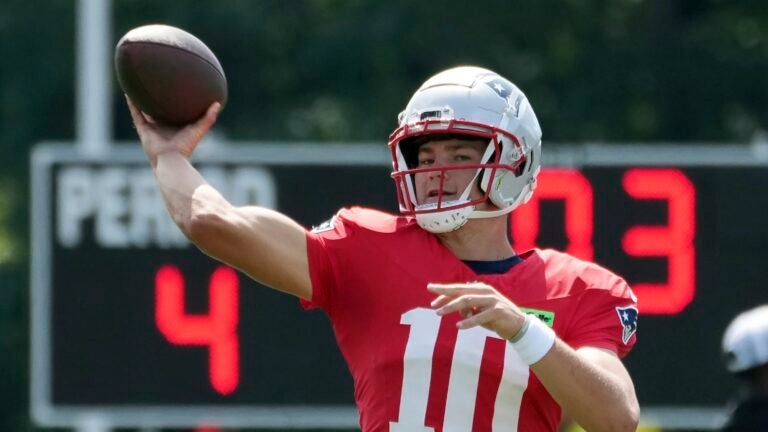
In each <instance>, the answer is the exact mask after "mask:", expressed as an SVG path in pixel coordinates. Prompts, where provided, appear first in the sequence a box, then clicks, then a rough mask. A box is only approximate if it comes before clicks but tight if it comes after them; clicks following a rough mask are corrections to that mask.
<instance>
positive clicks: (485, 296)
mask: <svg viewBox="0 0 768 432" xmlns="http://www.w3.org/2000/svg"><path fill="white" fill-rule="evenodd" d="M427 289H428V290H429V291H430V292H433V293H435V294H438V297H437V298H436V299H435V300H433V301H432V303H431V306H432V308H434V309H436V312H437V314H438V315H440V316H442V315H447V314H449V313H453V312H459V314H461V316H462V318H464V319H463V320H461V321H459V322H458V323H457V324H456V325H457V327H458V328H460V329H468V328H472V327H476V326H483V327H485V328H487V329H488V330H491V331H494V332H496V333H497V334H498V335H499V336H501V337H502V338H504V339H511V338H512V337H513V336H515V335H516V334H517V332H519V331H520V328H521V327H522V326H523V322H524V321H525V313H524V312H523V311H521V310H520V308H518V307H517V305H515V304H514V303H513V302H512V301H511V300H509V299H508V298H506V297H504V296H503V295H501V293H499V292H498V291H496V289H495V288H494V287H492V286H490V285H488V284H485V283H482V282H469V283H454V284H438V283H429V284H427Z"/></svg>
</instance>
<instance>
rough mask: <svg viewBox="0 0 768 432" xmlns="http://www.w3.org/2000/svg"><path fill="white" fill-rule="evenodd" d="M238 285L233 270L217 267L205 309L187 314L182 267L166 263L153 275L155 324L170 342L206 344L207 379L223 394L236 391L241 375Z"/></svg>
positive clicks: (212, 276)
mask: <svg viewBox="0 0 768 432" xmlns="http://www.w3.org/2000/svg"><path fill="white" fill-rule="evenodd" d="M238 289H239V282H238V278H237V274H236V273H235V271H234V270H232V269H231V268H229V267H223V266H222V267H219V268H218V269H216V271H214V273H213V275H211V281H210V285H209V287H208V294H209V305H210V306H209V311H208V313H207V314H187V313H186V312H185V311H184V277H183V276H182V274H181V271H179V269H178V268H177V267H175V266H173V265H165V266H163V267H161V268H160V269H159V270H158V271H157V273H156V275H155V323H156V324H157V328H158V329H159V330H160V332H161V333H162V334H163V336H165V338H166V339H167V340H168V341H169V342H171V343H172V344H175V345H193V346H206V347H208V358H209V369H208V370H209V377H210V382H211V385H212V386H213V388H214V389H215V390H216V391H217V392H218V393H220V394H223V395H226V394H230V393H232V392H233V391H235V389H236V388H237V385H238V382H239V379H240V377H239V375H240V367H239V346H238V338H237V324H238V311H239V308H238V294H239V293H238Z"/></svg>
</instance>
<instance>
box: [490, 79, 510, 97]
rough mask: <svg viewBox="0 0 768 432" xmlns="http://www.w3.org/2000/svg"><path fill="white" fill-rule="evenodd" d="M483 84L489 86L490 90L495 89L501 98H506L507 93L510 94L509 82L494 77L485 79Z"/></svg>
mask: <svg viewBox="0 0 768 432" xmlns="http://www.w3.org/2000/svg"><path fill="white" fill-rule="evenodd" d="M485 85H487V86H488V87H490V88H491V90H493V91H495V92H496V94H497V95H499V96H500V97H501V98H502V99H506V98H508V97H509V95H511V94H512V88H511V87H510V86H509V84H507V83H505V82H504V80H500V79H498V78H495V79H492V80H488V81H486V82H485Z"/></svg>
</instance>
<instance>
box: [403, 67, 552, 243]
mask: <svg viewBox="0 0 768 432" xmlns="http://www.w3.org/2000/svg"><path fill="white" fill-rule="evenodd" d="M398 120H399V127H398V128H397V129H396V130H395V131H394V132H393V133H392V134H391V135H390V136H389V148H390V150H391V151H392V167H393V172H392V178H393V179H394V181H395V184H396V187H397V198H398V201H399V202H400V211H401V212H402V213H403V214H406V215H415V216H416V221H417V222H418V224H419V225H420V226H421V227H422V228H424V229H425V230H427V231H430V232H433V233H443V232H449V231H454V230H457V229H459V228H461V227H462V226H463V225H464V224H465V223H467V220H468V219H472V218H487V217H496V216H501V215H505V214H507V213H509V212H511V211H512V210H514V209H515V207H517V206H518V205H520V204H523V203H525V202H527V201H528V200H529V199H530V198H531V195H532V194H533V190H534V189H535V188H536V176H537V175H538V174H539V170H540V168H541V127H539V121H538V120H537V119H536V114H534V112H533V108H531V105H530V103H529V102H528V99H527V98H526V97H525V95H524V94H523V92H522V91H520V89H518V88H517V86H515V85H514V84H512V83H511V82H509V81H508V80H506V79H505V78H503V77H502V76H500V75H498V74H496V73H494V72H492V71H490V70H487V69H482V68H479V67H472V66H462V67H456V68H452V69H448V70H445V71H443V72H440V73H438V74H437V75H435V76H433V77H431V78H430V79H428V80H427V81H426V82H425V83H424V84H423V85H422V86H421V87H420V88H419V89H418V90H417V91H416V93H415V94H414V95H413V97H411V100H410V101H409V102H408V105H407V106H406V108H405V111H403V112H402V113H400V116H399V118H398ZM432 134H440V135H445V134H448V135H458V136H468V137H476V138H478V139H487V140H488V147H487V148H486V151H485V152H484V154H483V157H482V160H481V161H480V164H476V165H452V166H429V167H425V168H419V167H418V160H417V154H418V145H419V144H418V142H419V141H420V142H423V141H425V140H423V139H414V138H416V137H422V136H424V135H432ZM414 141H416V143H415V144H414ZM468 168H469V169H471V168H476V169H477V172H476V173H475V176H474V178H473V180H472V181H470V183H469V185H467V187H466V189H465V190H464V191H463V193H461V194H459V197H458V198H457V199H453V200H450V201H448V200H445V201H444V200H443V199H442V194H443V191H442V189H443V185H442V182H441V184H440V191H439V193H438V198H437V202H434V203H428V204H421V205H420V204H419V203H418V202H417V197H416V193H415V187H414V179H413V175H414V174H415V173H422V172H427V171H431V172H437V173H439V175H440V176H443V174H444V172H445V171H448V170H457V169H468ZM475 181H477V182H478V185H479V187H480V190H481V191H482V192H483V193H484V195H483V196H482V197H481V198H479V199H474V200H473V199H470V198H469V194H470V191H471V190H472V186H473V184H474V182H475ZM488 200H490V202H491V203H493V204H494V205H495V206H496V207H497V208H498V210H478V209H476V206H477V205H478V204H480V203H483V202H486V201H488Z"/></svg>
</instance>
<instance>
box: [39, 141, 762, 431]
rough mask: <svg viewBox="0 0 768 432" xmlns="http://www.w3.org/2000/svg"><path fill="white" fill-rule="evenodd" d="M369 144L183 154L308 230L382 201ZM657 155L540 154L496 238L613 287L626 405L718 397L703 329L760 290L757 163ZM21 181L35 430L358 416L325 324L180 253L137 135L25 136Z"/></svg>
mask: <svg viewBox="0 0 768 432" xmlns="http://www.w3.org/2000/svg"><path fill="white" fill-rule="evenodd" d="M385 147H386V146H384V145H383V144H382V145H381V146H369V145H336V144H331V145H329V144H318V145H316V146H312V145H294V144H273V145H269V144H262V145H253V146H245V145H238V146H222V147H221V148H219V149H217V150H216V151H215V153H213V152H211V153H210V154H209V156H208V157H200V158H199V159H197V160H195V161H194V162H195V164H196V166H197V167H198V168H199V169H200V171H201V172H202V173H203V176H204V177H205V178H206V179H208V181H209V182H210V183H212V184H213V185H214V186H215V187H216V188H217V189H218V190H220V191H221V192H222V193H223V194H224V196H225V197H227V198H228V199H229V200H230V201H232V202H233V203H235V204H238V205H245V204H254V205H260V206H265V207H269V208H274V209H277V210H279V211H281V212H282V213H285V214H287V215H289V216H290V217H292V218H294V219H295V220H297V221H298V222H299V223H300V224H302V225H304V226H306V227H310V226H312V225H317V224H319V223H321V222H322V221H324V220H326V219H327V218H329V217H330V216H332V215H333V214H334V213H335V212H336V211H337V210H338V209H339V208H340V207H342V206H345V205H365V206H371V207H375V208H380V209H383V210H388V211H393V212H394V211H396V209H397V200H396V197H395V188H394V184H393V182H392V180H391V179H390V178H389V172H390V164H389V159H388V156H387V151H386V148H385ZM725 149H727V150H728V151H723V150H725ZM201 150H204V148H201ZM667 151H668V153H661V151H660V150H659V148H658V147H646V148H640V147H633V146H621V147H611V146H582V147H552V148H550V147H547V148H545V152H544V157H545V159H544V163H545V169H544V170H543V171H542V173H541V175H540V180H539V185H540V186H539V188H538V189H537V191H536V193H535V194H534V199H533V200H532V201H531V202H529V203H528V204H526V205H525V206H523V207H521V208H519V209H518V210H516V211H515V212H513V214H512V217H511V218H510V230H509V232H510V236H511V238H512V242H513V245H514V247H515V249H516V250H517V251H523V250H525V249H528V248H531V247H555V248H558V249H562V250H565V251H567V252H569V253H571V254H573V255H575V256H578V257H581V258H585V259H590V260H594V261H596V262H597V263H599V264H601V265H603V266H605V267H608V268H609V269H611V270H613V271H615V272H617V273H618V274H620V275H622V276H623V277H625V278H626V279H627V280H628V281H629V282H630V284H631V285H632V286H633V288H634V290H635V293H636V294H637V296H638V298H639V308H640V313H641V317H640V320H639V330H638V337H639V338H638V343H637V345H636V347H635V349H634V350H633V352H632V353H630V355H629V356H628V357H627V359H626V360H625V362H626V364H627V367H628V369H629V370H630V373H631V374H632V376H633V378H634V381H635V385H636V387H637V392H638V397H639V399H640V402H641V405H642V406H643V408H646V407H660V408H664V407H684V408H685V407H689V408H691V407H692V408H696V407H718V406H722V405H723V404H724V403H725V401H726V398H727V396H728V395H729V394H730V393H731V391H732V390H733V385H734V384H733V380H732V379H731V377H729V376H728V375H727V374H726V373H725V371H724V368H723V367H722V364H721V362H720V357H719V352H720V351H719V345H720V338H721V336H722V332H723V331H724V329H725V326H726V325H727V323H728V321H729V320H730V319H731V318H733V317H734V316H735V315H736V314H737V313H738V312H740V311H741V310H743V309H746V308H748V307H751V306H753V305H755V304H759V303H765V302H768V294H766V293H768V290H766V288H765V279H766V276H768V268H766V266H765V262H768V248H766V247H765V245H766V244H768V217H767V216H766V214H767V213H768V194H766V193H765V192H764V188H765V185H766V184H768V162H766V161H762V159H760V158H759V157H755V156H754V155H753V154H752V153H750V149H748V148H739V147H725V148H723V149H717V148H714V147H685V148H680V149H678V150H677V151H671V152H670V151H669V149H667ZM32 185H33V187H32V200H33V206H32V223H31V225H32V231H33V232H32V237H33V251H32V252H33V260H32V269H31V274H32V356H31V359H32V367H31V370H32V379H31V395H32V404H31V406H32V415H33V417H34V418H35V420H36V421H37V422H38V423H39V424H42V425H46V426H59V427H67V426H75V425H77V423H78V421H81V419H82V418H84V417H88V416H96V417H101V418H104V419H106V421H107V422H109V424H112V425H114V426H120V427H143V426H154V427H186V426H190V427H191V426H196V425H199V424H215V425H219V426H232V427H265V428H269V427H292V428H301V427H306V428H324V427H328V428H355V427H357V417H356V412H355V410H354V407H353V399H352V395H353V388H352V382H351V378H350V376H349V372H348V370H347V368H346V366H345V364H344V362H343V359H342V358H341V355H340V353H339V351H338V349H337V347H336V344H335V342H334V339H333V335H332V332H331V328H330V325H329V323H328V320H327V319H326V318H325V316H324V315H323V314H322V313H320V312H316V311H314V312H307V311H304V310H303V309H302V308H301V307H300V305H299V303H298V301H297V300H296V299H294V298H292V297H290V296H287V295H285V294H281V293H278V292H275V291H273V290H270V289H267V288H265V287H263V286H260V285H259V284H258V283H256V282H254V281H252V280H250V279H248V278H247V277H245V276H243V275H242V274H239V273H237V272H236V271H234V270H233V269H231V268H229V267H227V266H225V265H223V264H221V263H218V262H216V261H214V260H213V259H211V258H209V257H207V256H205V255H204V254H203V253H202V252H200V251H199V250H197V249H196V248H195V247H193V246H192V245H190V244H189V242H188V241H187V240H186V239H185V238H184V236H183V235H182V234H181V233H180V232H179V230H178V228H176V226H175V225H174V224H173V222H172V221H171V220H170V218H169V217H168V216H167V213H166V210H165V207H164V204H163V201H162V197H161V196H160V193H159V191H158V189H157V187H156V185H155V181H154V177H153V174H152V172H151V169H150V168H149V166H148V164H147V162H146V159H145V157H144V155H143V153H141V150H140V147H139V146H138V145H132V146H118V147H116V148H115V149H114V150H113V151H112V152H110V153H109V154H106V155H103V156H99V157H84V156H82V155H79V154H78V153H77V152H76V150H75V149H74V148H72V147H69V146H65V145H52V144H50V145H41V146H39V147H38V148H37V149H36V150H35V152H34V154H33V158H32ZM242 252H243V253H249V251H242ZM669 377H675V379H674V380H670V379H669Z"/></svg>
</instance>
